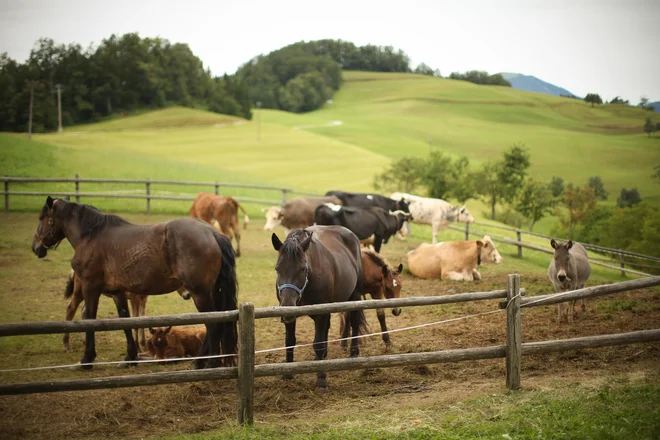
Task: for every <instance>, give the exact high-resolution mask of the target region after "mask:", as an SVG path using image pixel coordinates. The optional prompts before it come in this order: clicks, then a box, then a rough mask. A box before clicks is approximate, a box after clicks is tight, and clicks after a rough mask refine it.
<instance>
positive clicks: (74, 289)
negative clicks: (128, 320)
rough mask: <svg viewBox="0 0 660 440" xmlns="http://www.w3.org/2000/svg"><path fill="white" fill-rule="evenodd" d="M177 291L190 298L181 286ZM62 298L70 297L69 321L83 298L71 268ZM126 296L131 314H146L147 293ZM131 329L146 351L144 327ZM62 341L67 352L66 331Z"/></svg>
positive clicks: (138, 342)
mask: <svg viewBox="0 0 660 440" xmlns="http://www.w3.org/2000/svg"><path fill="white" fill-rule="evenodd" d="M177 293H178V294H179V295H181V298H183V299H186V300H188V299H190V293H189V292H188V291H187V290H186V289H184V288H183V287H181V288H179V289H178V290H177ZM104 295H106V296H109V297H111V298H112V299H113V301H115V305H116V297H117V296H116V295H112V294H109V293H104ZM64 298H71V300H70V301H69V305H68V306H66V317H65V319H66V320H67V321H71V320H73V317H74V316H76V311H77V310H78V307H79V306H80V304H81V303H82V302H83V299H84V298H83V293H82V285H81V284H80V280H77V281H76V273H75V272H74V271H73V269H71V272H69V276H68V278H67V282H66V288H65V289H64ZM126 298H127V299H128V302H129V303H130V305H131V316H133V317H138V316H147V299H148V298H149V297H148V296H147V295H137V294H134V293H131V292H126ZM133 331H134V334H133V338H135V341H136V342H137V344H138V348H139V349H141V350H144V351H147V350H148V347H147V338H146V336H145V332H144V329H143V328H138V329H134V330H133ZM62 343H63V344H64V349H65V350H66V351H67V352H69V351H71V345H70V344H69V334H68V333H64V336H63V337H62Z"/></svg>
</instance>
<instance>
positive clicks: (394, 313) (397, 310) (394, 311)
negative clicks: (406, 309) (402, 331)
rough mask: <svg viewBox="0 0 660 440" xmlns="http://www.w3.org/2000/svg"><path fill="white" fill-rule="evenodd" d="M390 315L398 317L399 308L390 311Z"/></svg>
mask: <svg viewBox="0 0 660 440" xmlns="http://www.w3.org/2000/svg"><path fill="white" fill-rule="evenodd" d="M392 314H393V315H394V316H399V315H400V314H401V307H399V308H396V309H392Z"/></svg>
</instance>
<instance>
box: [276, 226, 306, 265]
mask: <svg viewBox="0 0 660 440" xmlns="http://www.w3.org/2000/svg"><path fill="white" fill-rule="evenodd" d="M306 238H307V232H306V231H305V230H304V229H298V230H293V231H291V233H289V236H288V237H287V238H286V240H284V243H282V247H280V257H279V258H280V259H282V258H287V259H298V258H302V257H303V255H304V253H305V252H303V250H302V247H301V246H300V243H301V242H302V241H303V240H304V239H306Z"/></svg>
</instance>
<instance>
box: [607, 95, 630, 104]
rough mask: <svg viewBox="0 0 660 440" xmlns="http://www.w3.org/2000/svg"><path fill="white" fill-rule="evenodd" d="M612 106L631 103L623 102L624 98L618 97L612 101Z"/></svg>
mask: <svg viewBox="0 0 660 440" xmlns="http://www.w3.org/2000/svg"><path fill="white" fill-rule="evenodd" d="M610 104H626V105H628V104H630V102H629V101H628V100H627V99H626V100H623V99H622V98H620V97H618V96H616V97H615V98H614V99H613V100H611V101H610Z"/></svg>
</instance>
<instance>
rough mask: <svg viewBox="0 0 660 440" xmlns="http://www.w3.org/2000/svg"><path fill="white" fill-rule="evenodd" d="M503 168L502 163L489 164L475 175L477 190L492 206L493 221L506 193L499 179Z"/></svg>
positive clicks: (491, 215)
mask: <svg viewBox="0 0 660 440" xmlns="http://www.w3.org/2000/svg"><path fill="white" fill-rule="evenodd" d="M501 167H502V163H499V162H488V163H485V164H484V166H483V168H482V169H481V170H480V171H479V172H477V173H476V174H475V180H474V182H475V188H476V190H477V193H478V194H480V195H481V196H483V199H484V201H485V202H486V203H488V204H489V205H490V218H491V220H495V206H496V205H497V204H498V203H500V202H501V201H502V198H503V197H504V193H505V188H504V184H503V182H502V181H501V180H500V178H499V175H500V168H501Z"/></svg>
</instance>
